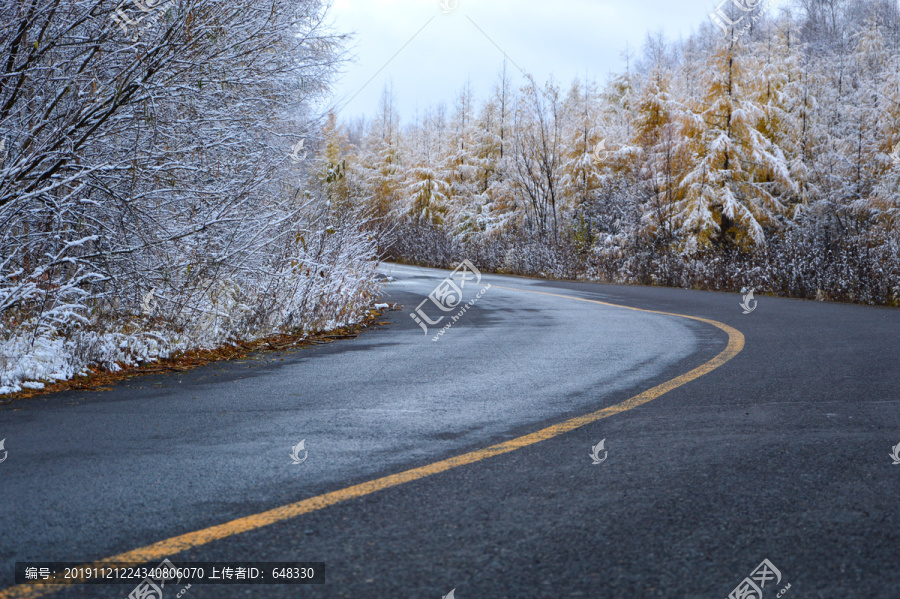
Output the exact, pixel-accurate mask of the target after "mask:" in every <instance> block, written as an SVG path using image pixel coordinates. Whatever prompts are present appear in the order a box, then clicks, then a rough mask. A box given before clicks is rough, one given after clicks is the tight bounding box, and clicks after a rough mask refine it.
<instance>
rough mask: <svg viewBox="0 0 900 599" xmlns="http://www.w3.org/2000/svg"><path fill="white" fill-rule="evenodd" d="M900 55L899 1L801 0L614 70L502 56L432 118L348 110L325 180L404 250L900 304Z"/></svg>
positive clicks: (507, 268)
mask: <svg viewBox="0 0 900 599" xmlns="http://www.w3.org/2000/svg"><path fill="white" fill-rule="evenodd" d="M733 20H736V19H733ZM723 30H725V31H723ZM898 50H900V11H898V4H897V3H896V2H894V1H884V0H801V1H799V2H796V3H794V4H792V5H791V6H790V7H789V9H786V10H781V11H779V12H778V14H773V13H771V12H769V13H760V14H758V15H757V16H756V17H754V18H753V19H752V20H751V19H744V20H743V22H741V23H740V24H739V26H738V25H735V26H733V27H730V28H726V27H720V26H718V23H716V22H714V21H713V20H712V19H711V20H710V22H707V23H700V24H699V26H698V28H697V31H696V32H695V33H694V34H693V35H691V36H690V37H689V38H687V39H682V40H677V41H672V40H668V39H666V38H665V36H663V35H662V34H661V33H656V34H649V35H648V36H647V38H646V41H645V43H644V44H643V47H642V48H641V52H640V53H639V55H638V56H632V55H631V53H626V54H625V55H624V56H623V58H624V60H623V63H624V66H625V68H624V69H623V72H621V73H619V74H616V75H614V76H611V77H609V78H608V79H607V80H606V81H603V82H598V81H596V80H587V79H583V78H582V79H576V80H575V81H572V82H571V83H570V84H568V85H563V84H560V83H558V82H556V81H555V80H552V79H551V80H549V81H546V82H544V83H539V82H538V81H536V80H535V79H534V78H533V77H531V76H529V75H527V74H526V75H525V77H524V81H525V83H524V85H519V86H514V85H513V84H512V83H511V80H512V79H513V77H512V75H514V74H517V73H516V72H512V73H511V72H510V71H511V70H512V69H513V67H511V66H509V64H508V63H506V62H502V63H498V75H497V79H496V84H495V85H494V88H493V90H492V92H491V93H490V94H489V95H487V97H484V98H476V97H474V94H473V92H472V90H471V86H470V85H468V84H464V85H463V86H462V88H461V89H460V90H459V92H458V94H457V95H456V97H455V98H448V99H447V101H446V102H441V103H439V104H437V105H435V106H431V107H429V108H428V109H427V110H424V111H421V112H420V113H418V114H417V117H416V119H415V122H408V123H403V122H401V120H400V118H399V116H398V110H397V99H396V98H394V97H393V95H392V93H391V91H390V89H386V90H385V92H384V94H383V96H382V100H381V102H380V105H379V106H378V109H377V112H376V113H375V116H374V117H373V118H371V119H367V120H363V119H357V120H350V121H347V122H342V123H340V124H337V121H336V120H335V119H332V120H331V121H330V122H329V123H328V124H327V125H326V126H325V127H324V128H323V130H322V132H321V134H320V140H321V143H320V151H319V155H318V156H317V161H318V164H317V167H316V168H317V176H318V178H319V180H322V179H327V180H329V181H331V182H330V183H329V186H328V188H327V190H326V193H327V194H329V196H330V197H332V198H333V201H334V202H343V203H347V204H350V205H354V206H364V207H365V208H366V209H368V210H370V211H371V213H372V214H374V215H375V216H376V217H377V218H378V219H379V222H380V223H381V225H382V229H383V230H385V231H389V232H390V235H389V239H388V240H387V241H386V242H385V245H384V247H383V248H381V251H382V252H383V253H384V255H385V256H387V257H389V258H391V259H393V260H397V261H400V262H406V263H410V264H419V265H427V266H442V267H451V266H453V265H455V264H457V263H459V262H460V261H461V260H463V259H469V260H471V261H472V262H473V263H474V264H476V265H477V266H478V267H479V268H482V269H485V270H487V271H492V272H498V273H514V274H520V275H533V276H540V277H553V278H567V279H585V280H594V281H608V282H615V283H632V284H648V285H666V286H678V287H686V288H698V289H713V290H731V291H739V290H742V289H744V290H746V289H751V288H752V289H756V290H757V291H758V292H761V293H769V294H777V295H783V296H790V297H797V298H806V299H818V300H832V301H844V302H857V303H865V304H877V305H888V306H897V305H900V236H898V227H897V217H898V207H900V203H898V202H900V191H898V183H900V52H898ZM501 60H502V57H501Z"/></svg>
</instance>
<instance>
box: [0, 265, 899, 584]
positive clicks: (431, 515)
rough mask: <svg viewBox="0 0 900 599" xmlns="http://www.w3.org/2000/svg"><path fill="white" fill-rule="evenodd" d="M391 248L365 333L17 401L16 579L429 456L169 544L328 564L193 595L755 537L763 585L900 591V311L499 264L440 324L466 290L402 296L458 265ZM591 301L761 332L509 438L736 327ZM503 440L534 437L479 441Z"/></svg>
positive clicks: (696, 352)
mask: <svg viewBox="0 0 900 599" xmlns="http://www.w3.org/2000/svg"><path fill="white" fill-rule="evenodd" d="M388 271H392V272H391V274H392V276H393V277H395V278H396V279H397V280H396V281H395V282H392V283H390V284H388V285H386V286H385V290H384V301H387V302H391V303H397V304H401V305H402V306H403V308H402V310H397V311H391V312H388V313H387V319H388V320H390V321H391V324H390V325H387V326H384V327H379V328H376V329H373V330H371V331H367V332H365V333H363V334H362V335H360V336H359V337H358V338H356V339H350V340H342V341H339V342H335V343H333V344H329V345H323V346H316V347H313V348H308V349H301V350H294V351H286V352H278V353H260V354H255V355H253V356H251V357H250V358H249V359H247V360H241V361H237V362H224V363H217V364H211V365H208V366H206V367H203V368H199V369H196V370H193V371H190V372H187V373H182V374H173V375H156V376H151V377H143V378H139V379H132V380H130V381H128V382H125V383H122V384H118V385H116V386H115V387H114V388H113V389H112V390H111V391H106V392H91V393H87V392H67V393H60V394H54V395H47V396H44V397H41V398H39V399H32V400H27V401H20V402H15V403H13V404H10V405H6V406H2V407H0V438H6V444H5V445H6V447H5V449H6V451H7V452H8V458H7V459H6V460H5V461H4V462H0V496H2V497H3V500H4V501H3V503H2V506H0V589H6V591H3V590H0V599H7V598H8V597H13V596H25V595H19V592H20V591H21V588H14V587H13V576H12V572H13V564H14V562H15V561H22V560H43V561H78V562H85V563H89V562H93V561H95V560H99V559H102V558H107V557H111V556H116V555H119V554H122V553H124V552H128V551H130V550H134V549H136V548H142V547H147V546H148V545H151V544H154V543H158V542H163V543H166V540H167V539H171V538H172V537H177V536H178V535H183V534H185V533H191V532H193V531H201V530H205V529H208V528H209V527H213V526H216V525H220V524H223V523H229V522H232V521H235V520H237V521H240V522H243V523H245V524H246V523H247V522H248V520H247V517H248V516H253V515H254V514H259V513H261V512H266V511H267V510H272V509H274V508H278V507H279V506H285V505H289V504H294V503H295V502H299V501H302V500H305V499H308V498H318V497H320V496H321V495H323V494H327V493H332V495H331V496H334V492H339V493H340V492H341V490H342V489H346V488H348V487H350V486H352V485H357V484H359V483H364V482H366V481H371V480H376V479H382V477H386V476H390V475H392V474H396V473H399V472H403V471H407V470H409V469H412V468H421V469H422V472H426V473H427V474H428V475H427V476H425V475H423V476H422V477H420V478H418V479H417V480H410V481H409V482H404V483H402V484H396V485H394V486H390V488H385V489H382V490H377V491H375V492H368V491H363V492H359V493H356V495H354V496H352V497H350V496H348V497H349V498H343V496H342V499H344V500H342V501H336V502H334V504H333V505H329V506H327V507H324V508H322V509H310V510H306V512H307V513H302V514H300V515H297V516H296V517H291V518H283V519H280V521H277V522H275V523H273V524H270V525H267V526H261V527H256V526H249V527H245V528H243V529H242V528H241V527H240V526H237V525H235V526H233V528H234V529H235V530H234V531H233V533H231V532H229V533H228V534H223V535H218V536H217V537H216V540H212V541H209V542H204V543H195V544H194V545H195V546H193V547H192V548H190V549H187V550H185V551H180V552H177V553H171V554H166V555H168V557H169V558H170V559H171V560H173V561H178V562H182V561H235V560H238V561H316V562H325V563H326V564H327V567H326V569H325V572H324V579H325V584H324V585H315V586H312V585H309V586H301V585H278V586H273V585H267V586H250V585H241V586H220V585H209V586H206V585H193V586H192V587H191V588H190V589H188V590H187V591H186V593H185V594H184V597H190V598H198V599H199V598H213V597H260V598H263V597H264V598H269V597H273V598H280V597H322V598H326V597H327V598H331V597H352V598H357V597H391V598H403V597H410V598H429V597H433V598H434V599H438V598H440V597H443V596H444V595H446V594H447V593H448V592H449V591H450V590H451V589H455V599H468V598H479V599H489V598H495V597H496V598H503V597H517V598H518V597H586V598H598V599H599V598H606V597H711V598H715V597H721V598H725V597H728V595H729V593H730V592H731V591H732V590H733V589H735V587H737V586H738V584H739V583H741V582H742V580H743V579H744V578H745V577H747V576H750V574H751V572H752V571H753V570H754V569H755V568H756V567H757V566H758V565H759V564H760V563H761V562H762V561H763V560H764V559H768V560H769V561H770V563H771V564H772V565H774V566H775V567H776V568H777V570H778V573H779V575H780V579H779V580H777V581H776V580H768V581H767V584H766V586H765V588H764V589H763V591H764V597H766V598H769V597H776V595H777V594H778V593H779V592H781V593H782V594H781V596H783V597H786V598H788V599H789V598H791V597H797V598H798V599H799V598H800V597H803V598H809V597H885V598H896V597H900V567H898V563H900V560H898V558H900V510H898V506H900V504H898V492H897V491H898V488H900V465H894V464H893V463H892V459H891V458H890V456H889V454H890V453H891V449H892V446H894V445H897V444H898V443H900V411H898V405H900V397H898V383H900V375H898V373H900V368H898V358H900V349H898V339H900V313H898V312H897V311H896V310H891V309H884V308H869V307H862V306H848V305H836V304H827V303H816V302H805V301H799V300H787V299H779V298H769V297H757V298H756V299H757V300H758V304H757V308H756V309H755V310H754V311H753V312H751V313H750V314H743V313H742V309H741V307H740V306H739V303H740V300H741V298H740V296H739V295H736V294H724V293H711V292H697V291H687V290H675V289H661V288H645V287H618V286H609V285H595V284H586V283H559V282H541V281H533V280H529V279H522V278H516V277H501V276H493V275H485V276H484V277H483V278H482V279H481V281H480V282H478V283H475V282H474V281H469V283H468V284H467V285H466V287H465V288H464V289H463V299H464V301H465V302H467V303H468V302H471V301H472V300H475V301H474V304H473V305H471V307H470V308H468V310H467V311H466V312H465V313H464V314H462V316H461V317H460V318H459V319H458V320H457V321H456V322H454V323H453V324H452V327H451V328H450V329H449V330H446V331H445V332H444V334H443V335H440V336H439V337H437V340H436V341H434V340H433V339H434V338H435V335H436V334H437V332H438V330H439V327H440V326H441V325H443V324H446V323H447V322H448V321H449V317H450V315H452V314H457V313H458V308H459V307H461V305H460V306H459V307H457V308H456V309H454V310H453V311H449V312H446V313H444V312H442V311H441V310H439V309H437V308H436V306H435V305H434V304H432V303H431V302H430V301H429V302H426V304H425V305H424V306H423V310H424V312H425V313H426V315H427V316H428V317H429V318H431V319H436V318H437V316H438V315H440V314H443V315H445V318H444V320H443V321H442V322H441V323H440V325H438V326H435V327H430V328H429V331H428V334H427V335H426V334H424V333H423V330H422V329H421V328H420V327H419V326H418V325H417V324H416V323H415V322H414V321H413V319H412V318H410V315H409V314H410V312H412V311H414V310H415V308H416V306H418V305H419V303H420V302H421V301H422V300H423V299H425V298H426V296H427V295H428V294H429V293H430V292H431V291H432V290H433V289H434V288H435V286H436V285H437V284H438V283H440V282H441V280H442V279H443V278H444V277H445V276H447V274H448V273H447V272H445V271H437V270H431V269H422V268H415V267H408V266H386V267H385V272H388ZM488 284H489V285H490V287H489V288H488V287H487V285H488ZM479 292H480V293H481V295H480V296H479V295H478V293H479ZM536 292H537V293H536ZM547 294H553V295H547ZM560 296H570V297H560ZM475 298H477V300H476V299H475ZM575 298H582V299H589V300H599V301H601V302H608V303H614V304H620V305H623V306H631V307H635V308H640V309H644V310H655V311H662V312H668V313H677V314H684V315H691V316H696V317H701V318H705V319H712V320H715V321H718V322H720V323H724V325H729V326H731V327H734V328H735V329H737V330H738V331H740V333H741V334H743V340H744V345H743V348H742V349H741V351H740V352H739V353H738V354H737V355H736V356H735V357H733V358H732V359H731V360H730V361H727V362H725V363H724V364H721V365H719V366H718V367H717V368H715V369H713V370H711V371H709V372H707V373H705V374H703V376H700V377H699V378H696V379H695V380H691V381H689V382H685V383H684V384H682V385H681V386H679V387H677V388H674V389H672V390H670V391H668V392H666V393H665V394H661V395H659V396H658V397H655V398H654V399H653V400H652V401H649V402H648V403H645V404H643V405H639V406H636V407H633V408H632V409H628V410H626V411H619V412H618V413H614V414H612V415H610V416H609V417H606V418H603V419H599V420H596V421H593V422H589V423H586V424H583V425H582V426H580V427H578V428H574V430H571V431H569V432H565V433H563V434H554V435H553V436H552V438H547V439H546V440H542V441H540V442H529V443H524V442H522V443H519V442H518V439H521V438H522V437H523V436H525V435H528V434H529V433H533V432H534V431H538V430H541V429H545V428H546V427H551V426H553V425H557V424H558V423H561V422H565V421H567V420H569V419H572V418H577V417H579V416H582V415H584V414H588V413H592V412H595V411H596V410H599V409H602V408H608V407H609V406H616V405H618V404H620V403H621V402H623V401H625V400H627V399H628V398H631V397H633V396H635V395H638V394H640V393H642V392H644V391H645V390H647V389H650V388H652V387H654V386H656V385H660V384H663V383H666V381H670V380H673V379H676V378H677V377H679V376H680V375H683V374H684V373H686V372H688V371H691V370H692V369H694V368H697V367H700V366H701V365H703V364H704V363H707V362H708V361H710V360H712V359H714V358H715V357H716V356H717V355H719V354H720V353H721V352H723V350H725V349H726V344H727V343H728V342H729V335H727V334H726V332H725V331H723V330H722V329H721V328H717V327H716V326H713V325H711V324H709V323H706V322H700V321H696V320H690V319H686V318H681V317H678V316H673V315H669V314H655V313H649V312H641V311H634V310H627V309H623V308H618V307H613V306H609V305H606V304H603V303H595V302H586V301H579V300H578V299H575ZM301 439H305V450H306V451H308V454H304V455H306V456H307V459H306V460H305V461H304V462H303V463H302V464H293V463H292V460H291V457H290V455H289V454H290V453H291V448H292V446H294V445H296V444H297V443H298V442H299V441H300V440H301ZM601 440H605V449H604V451H605V452H608V453H605V454H604V453H603V452H600V455H601V456H602V455H606V459H605V460H604V461H603V462H602V463H600V464H594V463H593V460H592V459H591V457H590V455H589V454H590V453H591V448H592V447H593V446H595V445H596V444H597V443H598V442H599V441H601ZM505 442H506V443H514V444H515V443H519V445H521V447H518V445H516V447H518V448H517V449H515V450H514V451H508V452H506V453H502V454H501V455H491V456H486V455H482V454H480V453H478V452H479V450H483V449H484V448H486V447H489V446H493V445H495V444H498V443H505ZM473 452H474V453H473ZM462 454H466V455H469V454H471V455H476V458H473V459H472V460H471V463H467V464H465V465H460V466H458V467H455V468H452V469H448V470H445V471H436V470H435V471H433V472H432V470H429V469H430V468H431V469H433V466H432V465H433V464H435V463H436V462H440V461H441V460H445V459H447V458H452V457H453V456H459V455H462ZM0 456H2V454H0ZM438 470H439V469H438ZM339 493H338V494H339ZM239 529H240V530H246V532H239ZM168 546H174V545H168ZM157 561H159V560H157ZM788 584H789V585H790V588H788V589H787V591H783V589H784V588H785V587H787V585H788ZM131 589H132V587H130V586H127V585H116V586H112V585H110V586H95V585H91V586H87V585H85V586H76V587H70V588H62V587H61V588H60V590H59V591H58V592H55V593H53V594H51V595H48V596H52V597H119V598H121V597H125V596H126V595H128V593H129V592H130V591H131ZM165 596H166V597H167V598H168V597H170V596H171V597H175V593H174V589H173V590H172V591H169V590H168V589H167V590H166V595H165ZM154 599H155V598H154Z"/></svg>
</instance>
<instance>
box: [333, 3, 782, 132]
mask: <svg viewBox="0 0 900 599" xmlns="http://www.w3.org/2000/svg"><path fill="white" fill-rule="evenodd" d="M443 1H444V2H446V3H447V4H448V5H449V6H451V7H452V6H456V8H455V9H453V10H451V11H450V12H448V13H444V12H443V11H442V9H441V5H440V1H439V0H334V5H333V8H332V13H331V15H332V19H333V21H334V24H335V26H336V29H337V30H338V31H342V32H353V33H355V35H354V40H353V42H352V44H351V52H352V54H353V55H354V56H355V62H353V63H350V64H348V65H347V66H346V68H345V70H344V73H343V75H342V76H341V77H340V78H339V79H338V81H337V86H336V97H335V99H334V102H335V103H336V104H337V105H338V107H343V108H341V110H340V113H339V114H338V117H339V118H340V119H348V118H353V117H357V116H360V115H366V116H370V115H372V114H374V113H375V111H376V108H377V105H378V100H379V98H380V97H381V92H382V90H383V89H384V86H385V85H386V84H388V83H392V84H393V89H394V94H395V96H396V98H397V101H398V104H399V107H398V108H399V111H400V114H401V117H402V119H403V121H404V122H410V121H411V120H413V119H414V118H415V114H416V109H417V107H418V109H419V113H420V114H421V113H422V112H423V111H424V109H425V108H426V107H427V106H428V105H433V104H437V103H438V102H440V101H442V100H443V101H445V102H446V103H447V105H448V107H450V106H452V103H453V100H454V98H455V97H456V95H457V94H458V92H459V90H460V88H461V87H462V86H463V84H464V83H465V82H466V80H467V78H468V79H469V80H470V81H471V84H472V89H473V92H474V95H475V98H476V99H481V98H484V97H486V96H487V94H488V93H489V91H490V90H491V88H492V87H493V85H494V83H495V82H496V80H497V74H498V72H499V71H500V68H501V66H502V63H503V53H502V52H501V50H500V49H498V48H497V46H499V48H501V49H502V51H503V52H505V53H506V54H507V55H508V56H509V59H510V60H512V62H514V63H515V64H516V65H518V66H519V67H521V68H522V69H523V70H525V71H527V72H529V73H531V74H533V75H534V76H535V78H536V79H537V81H538V82H539V83H543V82H544V81H546V79H547V78H548V77H549V76H550V75H551V74H552V75H554V77H555V79H556V81H557V82H558V83H561V84H562V87H563V90H566V89H567V88H568V87H569V84H570V83H571V82H572V80H573V79H574V78H575V77H576V76H577V77H584V76H585V75H587V77H588V78H590V79H592V78H595V77H596V78H597V79H598V80H599V81H601V82H603V81H605V80H606V77H607V75H608V74H609V73H610V72H616V73H619V72H624V70H625V62H624V59H623V58H622V53H623V51H624V50H625V47H626V44H628V45H629V46H630V48H631V50H632V51H633V52H634V54H635V57H638V56H640V49H641V46H642V45H643V43H644V40H645V39H646V36H647V33H648V32H655V31H657V30H662V31H663V32H664V33H665V34H666V36H667V37H668V38H669V39H673V38H678V37H687V36H688V35H690V33H691V32H692V31H693V30H694V29H696V28H698V27H699V26H700V25H701V24H702V23H705V22H709V13H710V12H712V11H713V10H715V8H716V6H717V5H718V4H719V2H721V0H443ZM779 3H780V2H779ZM762 4H765V2H763V3H762ZM476 24H477V26H478V27H480V28H481V29H482V30H483V31H484V33H482V32H481V31H479V30H478V28H477V27H476ZM423 26H424V29H422V28H423ZM420 29H421V32H419V34H418V35H415V34H416V32H417V31H419V30H420ZM414 36H415V39H412V38H413V37H414ZM488 38H490V40H493V42H494V43H495V44H496V46H495V45H494V43H492V42H491V41H490V40H489V39H488ZM410 39H412V41H410ZM407 42H408V45H406V47H405V48H403V49H402V50H401V48H402V47H403V46H404V44H407ZM398 50H399V51H400V52H399V53H398V54H397V55H396V57H394V58H393V59H392V58H391V57H392V56H394V54H395V53H397V52H398ZM385 65H386V66H385ZM382 67H384V68H383V70H382V71H381V72H380V73H379V69H382ZM509 72H510V75H511V76H514V78H513V82H514V83H518V82H519V81H520V79H518V76H519V72H518V70H517V69H516V67H515V66H513V65H512V64H510V65H509ZM376 73H377V75H376ZM372 77H374V79H372V80H371V82H369V83H368V85H366V82H367V81H369V79H371V78H372ZM363 86H365V87H363ZM360 90H361V91H360ZM354 94H355V97H354V98H353V99H352V100H350V98H351V97H353V96H354ZM348 100H350V102H349V103H348V104H346V106H344V104H345V103H346V102H347V101H348Z"/></svg>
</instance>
